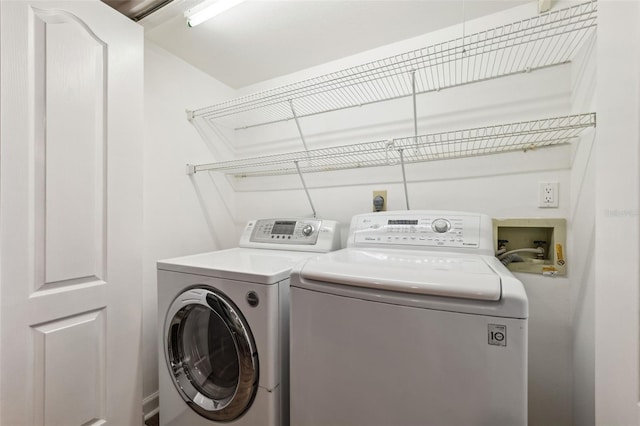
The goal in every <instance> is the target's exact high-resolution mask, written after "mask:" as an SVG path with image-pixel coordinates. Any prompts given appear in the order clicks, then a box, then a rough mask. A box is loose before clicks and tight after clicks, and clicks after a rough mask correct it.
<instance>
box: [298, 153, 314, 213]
mask: <svg viewBox="0 0 640 426" xmlns="http://www.w3.org/2000/svg"><path fill="white" fill-rule="evenodd" d="M293 164H295V165H296V170H297V171H298V176H300V181H301V182H302V187H303V188H304V192H305V194H307V200H309V205H310V206H311V211H312V212H313V218H314V219H315V218H316V217H318V215H317V214H316V208H315V207H314V206H313V201H312V200H311V195H310V194H309V189H308V188H307V184H306V182H305V181H304V176H302V171H301V170H300V166H299V165H298V160H296V161H294V162H293Z"/></svg>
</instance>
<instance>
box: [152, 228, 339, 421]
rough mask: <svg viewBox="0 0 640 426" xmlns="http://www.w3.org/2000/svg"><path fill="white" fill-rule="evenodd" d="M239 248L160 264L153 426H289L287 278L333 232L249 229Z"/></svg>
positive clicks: (329, 245)
mask: <svg viewBox="0 0 640 426" xmlns="http://www.w3.org/2000/svg"><path fill="white" fill-rule="evenodd" d="M239 246H240V247H238V248H233V249H229V250H220V251H215V252H210V253H203V254H198V255H194V256H187V257H181V258H176V259H169V260H162V261H159V262H158V264H157V265H158V329H159V337H158V342H159V367H160V368H159V393H160V416H159V417H160V424H161V425H175V426H178V425H180V426H212V425H215V424H223V423H224V424H229V425H236V426H248V425H260V426H276V425H278V426H279V425H287V424H289V416H288V413H289V391H288V384H289V381H288V374H289V364H288V354H289V352H288V345H289V336H288V331H289V323H288V321H289V312H288V309H289V276H290V272H291V268H292V267H293V266H294V264H295V263H297V262H299V261H301V260H302V259H304V258H307V257H310V256H312V255H314V254H316V253H317V252H327V251H330V250H335V249H337V248H339V246H340V237H339V231H338V229H337V223H336V222H335V221H329V220H316V219H303V220H300V219H268V220H257V221H250V222H249V223H248V224H247V225H246V227H245V229H244V231H243V233H242V236H241V238H240V244H239Z"/></svg>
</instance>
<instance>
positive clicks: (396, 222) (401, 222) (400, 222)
mask: <svg viewBox="0 0 640 426" xmlns="http://www.w3.org/2000/svg"><path fill="white" fill-rule="evenodd" d="M417 224H418V221H417V220H405V219H399V220H396V219H390V220H389V221H388V222H387V225H417Z"/></svg>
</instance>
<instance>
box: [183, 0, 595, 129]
mask: <svg viewBox="0 0 640 426" xmlns="http://www.w3.org/2000/svg"><path fill="white" fill-rule="evenodd" d="M596 15H597V2H596V1H595V0H594V1H590V2H587V3H582V4H579V5H576V6H572V7H568V8H565V9H560V10H557V11H553V12H549V13H546V14H543V15H539V16H536V17H534V18H530V19H526V20H522V21H518V22H515V23H511V24H508V25H504V26H501V27H497V28H494V29H490V30H486V31H482V32H479V33H476V34H471V35H468V36H464V37H460V38H457V39H455V40H450V41H446V42H443V43H439V44H435V45H431V46H428V47H424V48H422V49H418V50H414V51H411V52H407V53H404V54H400V55H396V56H392V57H389V58H386V59H382V60H378V61H374V62H370V63H367V64H364V65H359V66H356V67H352V68H348V69H345V70H342V71H338V72H333V73H330V74H326V75H323V76H320V77H316V78H312V79H309V80H304V81H301V82H297V83H294V84H289V85H286V86H282V87H279V88H274V89H271V90H267V91H264V92H260V93H256V94H252V95H249V96H244V97H241V98H237V99H234V100H230V101H227V102H223V103H219V104H216V105H212V106H208V107H205V108H201V109H197V110H194V111H190V113H189V114H190V118H191V119H194V118H202V119H207V120H211V121H213V122H225V123H226V124H227V125H231V126H233V127H235V128H236V129H239V128H248V127H254V126H260V125H264V124H270V123H276V122H280V121H286V120H291V119H293V118H294V113H293V111H292V109H293V108H294V107H295V115H296V116H297V117H298V118H300V117H307V116H312V115H316V114H322V113H326V112H330V111H336V110H340V109H345V108H351V107H355V106H362V105H367V104H371V103H376V102H381V101H386V100H391V99H397V98H403V97H406V96H412V95H413V93H414V83H415V93H416V94H422V93H428V92H433V91H437V90H440V89H444V88H450V87H455V86H460V85H465V84H469V83H474V82H480V81H485V80H490V79H494V78H498V77H503V76H507V75H512V74H516V73H521V72H528V71H531V70H535V69H540V68H545V67H549V66H553V65H559V64H563V63H566V62H568V61H570V60H571V58H572V57H573V55H574V54H575V52H576V51H577V50H578V47H579V46H580V45H581V44H582V42H583V41H584V40H585V39H586V38H587V36H588V35H589V34H590V33H591V32H592V31H594V29H595V27H596Z"/></svg>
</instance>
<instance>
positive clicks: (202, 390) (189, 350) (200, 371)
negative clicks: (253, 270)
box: [165, 287, 258, 421]
mask: <svg viewBox="0 0 640 426" xmlns="http://www.w3.org/2000/svg"><path fill="white" fill-rule="evenodd" d="M165 338H166V341H165V358H166V360H167V366H168V368H169V372H170V375H171V377H172V379H173V382H174V384H175V385H176V388H177V389H178V392H179V393H180V394H181V395H182V398H183V399H184V400H185V402H187V404H189V406H190V407H191V408H192V409H193V410H194V411H196V412H197V413H198V414H200V415H202V416H203V417H206V418H207V419H210V420H214V421H231V420H234V419H236V418H238V417H239V416H241V415H242V414H243V413H244V412H245V411H246V410H247V409H248V408H249V407H250V406H251V403H252V402H253V399H254V398H255V395H256V392H257V390H258V354H257V350H256V346H255V342H254V340H253V336H252V335H251V330H250V329H249V325H248V324H247V322H246V320H245V319H244V317H243V316H242V313H241V312H240V310H239V309H238V308H237V306H236V305H235V304H234V303H233V302H232V301H231V300H230V299H229V298H227V297H226V296H225V295H223V294H222V293H221V292H218V291H216V290H214V289H212V288H209V287H196V288H191V289H189V290H187V291H185V292H183V293H182V294H180V295H179V296H178V297H177V298H176V300H174V301H173V303H172V304H171V306H170V308H169V311H168V312H167V319H166V322H165Z"/></svg>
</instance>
